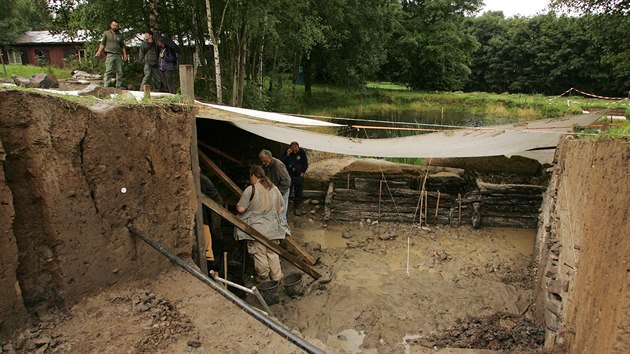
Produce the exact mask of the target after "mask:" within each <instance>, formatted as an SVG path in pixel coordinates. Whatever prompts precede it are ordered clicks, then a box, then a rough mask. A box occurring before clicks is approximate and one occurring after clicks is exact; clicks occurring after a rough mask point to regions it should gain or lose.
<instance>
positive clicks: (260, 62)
mask: <svg viewBox="0 0 630 354" xmlns="http://www.w3.org/2000/svg"><path fill="white" fill-rule="evenodd" d="M264 55H265V35H264V34H263V36H262V41H261V42H260V50H259V51H258V96H259V99H260V102H262V98H263V84H264V82H263V81H264V77H263V74H264V70H263V63H264Z"/></svg>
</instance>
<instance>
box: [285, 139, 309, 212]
mask: <svg viewBox="0 0 630 354" xmlns="http://www.w3.org/2000/svg"><path fill="white" fill-rule="evenodd" d="M282 162H283V163H284V164H285V166H286V167H287V170H288V171H289V175H290V176H291V188H293V203H294V206H295V209H294V212H295V213H296V214H297V212H298V208H299V206H300V204H302V192H304V174H305V173H306V170H307V169H308V157H307V156H306V151H304V149H301V148H300V144H298V142H297V141H294V142H292V143H291V145H290V146H289V148H288V149H287V153H286V154H285V155H283V156H282Z"/></svg>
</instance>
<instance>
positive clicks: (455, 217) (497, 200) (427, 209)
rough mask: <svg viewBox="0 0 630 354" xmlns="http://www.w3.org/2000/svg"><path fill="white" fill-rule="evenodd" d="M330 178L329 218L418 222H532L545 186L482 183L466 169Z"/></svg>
mask: <svg viewBox="0 0 630 354" xmlns="http://www.w3.org/2000/svg"><path fill="white" fill-rule="evenodd" d="M332 182H333V188H332V190H333V192H332V198H331V202H330V217H331V218H332V219H335V220H340V221H353V220H366V219H370V220H373V221H376V220H377V221H389V222H404V223H410V222H413V223H417V222H420V220H422V224H423V225H424V224H426V225H435V224H442V225H473V226H475V227H479V226H506V227H523V228H533V227H536V226H537V223H538V214H539V208H540V205H541V203H542V196H543V193H544V192H545V190H546V187H545V186H541V185H530V184H510V183H487V182H484V181H483V180H481V179H480V178H474V176H473V175H472V174H471V173H457V172H455V173H454V172H450V171H441V172H437V173H433V174H427V175H426V178H425V176H422V175H420V176H418V175H416V176H409V175H386V176H385V175H378V174H374V173H371V174H370V173H357V174H355V175H353V174H352V173H348V172H344V173H342V174H339V175H337V176H335V177H333V178H332ZM422 190H424V191H425V194H422V193H421V191H422ZM421 195H423V197H422V198H421ZM438 195H439V204H438ZM436 209H437V211H436Z"/></svg>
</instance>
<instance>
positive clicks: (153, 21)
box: [147, 0, 160, 33]
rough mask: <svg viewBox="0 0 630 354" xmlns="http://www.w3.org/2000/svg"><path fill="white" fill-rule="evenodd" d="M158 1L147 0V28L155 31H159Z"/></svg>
mask: <svg viewBox="0 0 630 354" xmlns="http://www.w3.org/2000/svg"><path fill="white" fill-rule="evenodd" d="M158 1H159V0H149V1H148V3H147V8H148V9H149V28H150V29H151V30H152V31H153V32H155V33H159V31H160V22H159V18H158Z"/></svg>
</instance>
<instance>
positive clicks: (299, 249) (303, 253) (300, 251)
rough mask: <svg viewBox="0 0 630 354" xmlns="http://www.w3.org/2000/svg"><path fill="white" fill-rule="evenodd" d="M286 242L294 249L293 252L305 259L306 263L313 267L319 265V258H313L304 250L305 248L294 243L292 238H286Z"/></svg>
mask: <svg viewBox="0 0 630 354" xmlns="http://www.w3.org/2000/svg"><path fill="white" fill-rule="evenodd" d="M284 242H286V243H287V245H289V247H291V248H292V249H293V251H295V253H297V255H298V256H300V257H302V259H304V261H305V262H306V263H307V264H309V265H312V266H313V265H315V264H317V262H318V261H319V258H315V257H313V256H311V255H310V254H308V253H307V252H306V250H304V248H302V247H301V246H300V245H298V244H297V243H295V242H293V238H292V237H291V236H289V237H287V238H285V239H284Z"/></svg>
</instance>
